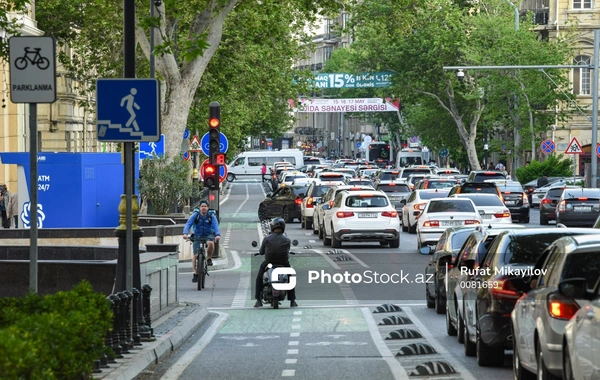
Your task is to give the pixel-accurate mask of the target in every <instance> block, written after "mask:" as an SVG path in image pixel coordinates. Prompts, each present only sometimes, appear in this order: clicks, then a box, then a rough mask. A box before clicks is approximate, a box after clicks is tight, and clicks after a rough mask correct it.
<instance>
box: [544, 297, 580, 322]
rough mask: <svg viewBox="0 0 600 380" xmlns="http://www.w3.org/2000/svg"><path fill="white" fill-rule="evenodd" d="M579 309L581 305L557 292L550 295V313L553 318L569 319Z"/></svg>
mask: <svg viewBox="0 0 600 380" xmlns="http://www.w3.org/2000/svg"><path fill="white" fill-rule="evenodd" d="M577 310H579V306H578V305H577V303H576V302H575V301H573V300H570V299H564V298H561V296H560V295H558V294H556V293H554V294H550V295H549V296H548V313H550V316H551V317H552V318H556V319H564V320H569V319H571V317H572V316H574V315H575V313H577Z"/></svg>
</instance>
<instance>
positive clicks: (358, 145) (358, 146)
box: [356, 141, 362, 149]
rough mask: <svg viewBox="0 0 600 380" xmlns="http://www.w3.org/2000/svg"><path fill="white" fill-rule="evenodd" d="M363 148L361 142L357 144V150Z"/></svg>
mask: <svg viewBox="0 0 600 380" xmlns="http://www.w3.org/2000/svg"><path fill="white" fill-rule="evenodd" d="M361 146H362V144H361V143H360V141H359V142H357V143H356V149H360V147H361Z"/></svg>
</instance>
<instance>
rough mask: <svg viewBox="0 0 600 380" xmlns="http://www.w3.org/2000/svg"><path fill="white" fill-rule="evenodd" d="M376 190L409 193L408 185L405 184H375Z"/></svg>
mask: <svg viewBox="0 0 600 380" xmlns="http://www.w3.org/2000/svg"><path fill="white" fill-rule="evenodd" d="M377 190H381V191H383V192H384V193H410V187H408V185H405V184H401V185H397V184H394V185H379V186H377Z"/></svg>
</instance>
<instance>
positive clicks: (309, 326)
mask: <svg viewBox="0 0 600 380" xmlns="http://www.w3.org/2000/svg"><path fill="white" fill-rule="evenodd" d="M296 311H301V312H302V314H301V315H300V316H299V317H300V319H301V321H300V322H293V319H294V318H295V317H298V316H297V315H295V314H294V312H296ZM227 314H229V318H228V319H227V321H226V322H225V324H224V325H223V326H221V328H220V329H219V334H263V333H292V332H298V333H302V332H312V333H315V332H318V333H325V332H336V333H344V332H365V331H369V328H368V326H367V323H366V321H365V319H364V316H363V313H362V312H361V310H360V308H356V309H354V308H345V309H302V308H284V309H279V310H272V309H270V308H269V307H267V306H263V308H262V309H253V310H228V311H227ZM292 326H300V327H299V328H292Z"/></svg>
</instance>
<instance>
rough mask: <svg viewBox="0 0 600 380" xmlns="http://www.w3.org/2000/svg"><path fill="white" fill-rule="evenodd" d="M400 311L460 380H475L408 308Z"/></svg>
mask: <svg viewBox="0 0 600 380" xmlns="http://www.w3.org/2000/svg"><path fill="white" fill-rule="evenodd" d="M402 310H403V311H404V312H405V313H406V315H408V317H409V318H410V320H411V321H412V323H413V324H414V325H415V326H417V327H418V328H419V332H420V333H421V335H422V336H423V338H425V339H426V340H427V342H428V343H429V344H431V346H433V348H435V350H436V351H437V352H438V353H440V354H441V355H442V356H443V357H444V360H445V361H447V362H448V363H449V364H450V365H452V367H454V369H455V370H456V372H457V373H459V374H460V376H461V379H462V380H475V379H476V378H475V377H473V375H472V374H471V372H469V370H468V369H467V368H466V367H465V366H463V365H462V364H461V363H460V362H459V361H457V360H456V359H454V355H453V354H451V353H450V352H448V350H446V348H445V347H444V346H443V345H442V344H441V343H440V342H438V341H437V339H435V338H434V337H433V335H432V334H431V333H430V332H429V330H428V329H427V327H425V325H424V324H423V323H422V322H421V321H420V320H419V319H418V318H417V317H416V315H415V314H414V313H413V312H412V310H411V309H410V307H405V308H403V309H402Z"/></svg>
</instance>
